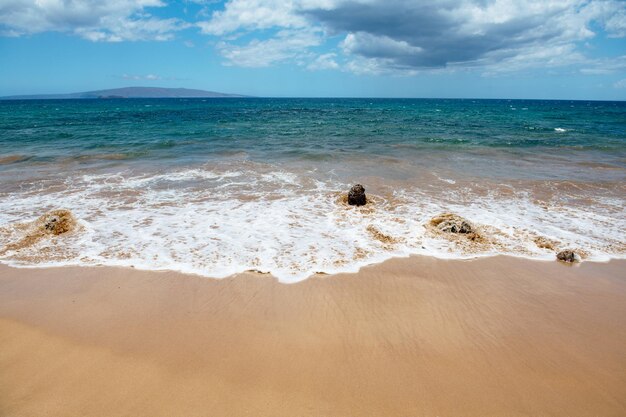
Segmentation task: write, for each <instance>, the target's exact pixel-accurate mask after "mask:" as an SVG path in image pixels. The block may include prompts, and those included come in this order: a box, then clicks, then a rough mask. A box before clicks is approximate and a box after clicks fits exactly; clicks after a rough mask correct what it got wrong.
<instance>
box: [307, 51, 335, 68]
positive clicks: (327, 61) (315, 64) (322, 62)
mask: <svg viewBox="0 0 626 417" xmlns="http://www.w3.org/2000/svg"><path fill="white" fill-rule="evenodd" d="M336 57H337V54H335V53H328V54H322V55H320V56H318V57H317V58H315V60H314V61H312V62H310V63H309V64H308V65H307V69H308V70H311V71H317V70H329V69H338V68H339V64H338V63H337V61H335V58H336Z"/></svg>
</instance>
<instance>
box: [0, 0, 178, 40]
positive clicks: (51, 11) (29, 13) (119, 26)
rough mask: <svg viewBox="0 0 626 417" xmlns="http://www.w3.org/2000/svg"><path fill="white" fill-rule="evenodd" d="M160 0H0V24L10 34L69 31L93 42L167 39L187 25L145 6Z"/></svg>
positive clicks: (153, 4) (157, 3) (159, 4)
mask: <svg viewBox="0 0 626 417" xmlns="http://www.w3.org/2000/svg"><path fill="white" fill-rule="evenodd" d="M163 6H165V3H164V2H162V1H161V0H106V1H101V0H0V27H4V28H7V29H6V30H5V32H6V31H10V33H13V34H14V35H24V34H33V33H39V32H45V31H58V32H70V33H74V34H76V35H78V36H81V37H83V38H85V39H88V40H91V41H94V42H97V41H108V42H119V41H138V40H167V39H171V38H172V37H173V33H174V32H175V31H177V30H180V29H182V28H184V27H186V26H187V25H186V24H185V23H183V22H181V21H179V20H178V19H159V18H156V17H153V16H150V15H149V14H148V13H147V12H146V9H147V8H150V7H163Z"/></svg>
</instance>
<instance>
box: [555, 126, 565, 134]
mask: <svg viewBox="0 0 626 417" xmlns="http://www.w3.org/2000/svg"><path fill="white" fill-rule="evenodd" d="M554 131H555V132H559V133H563V132H567V129H563V128H562V127H555V128H554Z"/></svg>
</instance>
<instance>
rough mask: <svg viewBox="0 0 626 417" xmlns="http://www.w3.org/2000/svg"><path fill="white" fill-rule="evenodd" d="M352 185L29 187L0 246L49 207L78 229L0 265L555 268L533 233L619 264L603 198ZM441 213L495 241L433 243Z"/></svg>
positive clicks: (266, 176)
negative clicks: (505, 258) (548, 199)
mask: <svg viewBox="0 0 626 417" xmlns="http://www.w3.org/2000/svg"><path fill="white" fill-rule="evenodd" d="M442 181H446V179H442ZM451 184H452V183H451ZM348 186H349V184H346V183H342V182H339V181H336V180H320V179H319V178H318V179H315V178H311V177H310V176H309V175H307V174H306V173H294V172H287V171H282V170H277V169H274V168H269V169H249V168H245V167H244V168H241V169H230V170H212V169H209V168H206V169H204V168H197V169H184V170H178V171H173V172H163V173H159V174H150V175H148V174H141V175H139V174H135V175H131V174H125V175H123V174H107V175H83V176H79V177H77V178H74V179H72V180H67V181H66V182H65V184H64V186H63V187H55V188H49V187H48V186H47V185H44V184H43V183H41V184H38V183H34V184H30V185H29V186H28V187H24V189H22V190H20V191H19V192H17V191H16V192H13V193H9V194H5V195H3V196H0V197H2V198H0V213H2V215H1V216H0V229H1V230H0V231H1V233H0V247H2V246H4V245H6V244H7V243H9V242H11V241H13V240H15V239H16V238H18V237H19V230H17V229H15V228H13V225H14V224H16V223H18V222H21V221H25V220H32V219H34V218H36V217H37V216H39V215H40V214H41V213H42V212H44V211H46V210H49V209H52V208H68V209H71V210H72V211H73V212H74V213H75V215H76V216H77V217H78V218H79V219H80V221H81V225H82V226H83V227H82V231H81V232H80V233H76V234H73V235H70V236H62V237H59V238H55V239H54V240H51V241H48V240H42V241H40V242H38V243H36V244H35V245H34V246H32V247H30V248H25V249H22V250H20V251H8V252H6V253H4V254H3V255H0V260H2V261H3V262H6V263H11V264H13V265H17V266H20V265H22V266H24V265H27V266H32V265H40V266H50V265H117V266H134V267H136V268H142V269H151V270H161V269H167V270H176V271H181V272H187V273H195V274H200V275H205V276H210V277H216V278H219V277H225V276H228V275H232V274H234V273H238V272H242V271H246V270H257V271H261V272H269V273H272V274H273V275H275V276H276V277H278V279H279V280H281V281H282V282H296V281H299V280H302V279H305V278H306V277H308V276H311V275H312V274H314V273H316V272H323V273H338V272H355V271H357V270H358V269H359V268H360V267H362V266H364V265H368V264H372V263H377V262H381V261H383V260H385V259H388V258H391V257H395V256H408V255H410V254H423V255H431V256H437V257H444V258H467V257H475V256H489V255H495V254H511V255H518V256H526V257H532V258H539V259H554V252H553V251H551V250H546V249H541V248H538V247H537V246H536V245H535V244H534V243H533V239H534V238H535V237H536V236H537V235H541V236H544V237H546V238H548V239H552V240H555V241H558V242H560V245H561V246H563V247H573V248H580V249H584V250H585V251H586V252H587V253H588V259H594V260H606V259H609V258H611V257H624V256H626V254H625V253H624V248H623V244H622V241H621V239H622V236H621V234H620V231H623V230H625V229H626V216H625V212H624V208H623V201H617V200H616V201H612V200H609V199H607V200H606V201H602V207H604V209H603V210H600V209H599V208H598V207H596V208H595V209H594V210H591V209H589V208H585V207H572V206H567V205H562V204H560V203H559V202H558V201H554V202H552V203H550V204H548V205H546V204H538V203H537V202H534V201H532V199H531V198H530V197H529V196H528V195H526V194H524V193H512V194H509V195H508V196H507V197H503V196H502V195H499V194H495V193H493V194H490V195H487V196H484V197H481V198H479V199H477V198H473V197H472V196H471V193H463V192H460V191H459V190H458V189H454V190H452V189H451V190H449V191H447V192H445V191H444V192H441V193H432V192H425V191H424V190H420V189H419V188H398V189H395V190H394V191H393V192H391V193H390V194H389V195H388V196H386V197H377V196H373V199H374V204H372V205H369V206H365V207H364V208H355V207H349V206H346V205H343V204H342V203H341V202H339V200H340V198H339V194H338V191H340V190H346V189H347V188H348ZM444 189H445V187H444ZM442 212H453V213H457V214H459V215H461V216H464V217H466V218H468V219H470V220H471V221H472V222H474V223H475V224H476V225H477V226H478V227H482V228H483V230H484V231H485V233H487V234H489V236H490V237H491V243H490V244H488V245H483V246H480V247H477V248H474V249H473V250H467V248H466V247H464V246H463V245H459V244H458V242H455V241H454V240H452V241H451V240H448V239H445V238H442V237H441V236H437V235H432V234H430V233H429V232H428V230H427V228H425V227H424V225H425V224H427V223H428V221H429V219H430V218H431V217H433V216H434V215H436V214H439V213H442ZM372 230H376V231H378V232H380V234H382V235H385V236H388V237H390V238H391V239H390V241H391V243H390V242H385V241H382V240H380V239H377V238H376V236H373V235H372ZM41 253H46V254H47V255H46V256H45V257H42V256H41Z"/></svg>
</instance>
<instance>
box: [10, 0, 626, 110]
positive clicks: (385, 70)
mask: <svg viewBox="0 0 626 417" xmlns="http://www.w3.org/2000/svg"><path fill="white" fill-rule="evenodd" d="M122 86H160V87H188V88H200V89H206V90H213V91H220V92H227V93H239V94H247V95H255V96H318V97H319V96H324V97H327V96H350V97H478V98H483V97H484V98H559V99H617V100H626V2H625V1H623V0H543V1H536V0H517V1H515V0H456V1H452V0H434V1H418V0H413V1H407V0H361V1H359V0H283V1H278V0H227V1H221V2H220V1H211V0H204V1H203V0H194V1H192V0H187V1H170V2H168V1H165V0H108V1H99V0H0V95H12V94H35V93H65V92H78V91H86V90H96V89H104V88H114V87H122Z"/></svg>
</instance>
